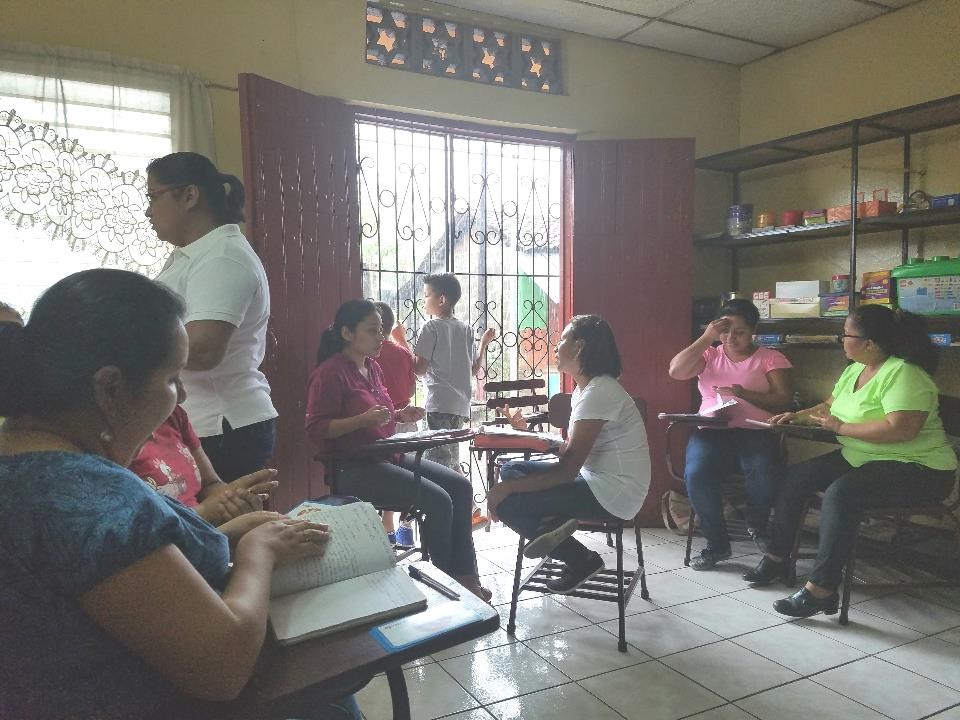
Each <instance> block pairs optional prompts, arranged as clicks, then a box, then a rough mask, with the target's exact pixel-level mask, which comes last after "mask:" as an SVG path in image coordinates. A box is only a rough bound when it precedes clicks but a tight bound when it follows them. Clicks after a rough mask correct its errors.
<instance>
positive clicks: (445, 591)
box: [408, 565, 460, 600]
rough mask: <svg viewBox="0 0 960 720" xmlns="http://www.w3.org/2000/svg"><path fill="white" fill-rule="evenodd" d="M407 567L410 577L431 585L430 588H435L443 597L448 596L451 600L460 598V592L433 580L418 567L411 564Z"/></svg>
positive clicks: (428, 585)
mask: <svg viewBox="0 0 960 720" xmlns="http://www.w3.org/2000/svg"><path fill="white" fill-rule="evenodd" d="M408 567H409V570H410V577H412V578H413V579H414V580H419V581H420V582H422V583H423V584H424V585H426V586H427V587H432V588H433V589H434V590H436V591H437V592H438V593H440V594H441V595H443V596H445V597H448V598H450V599H451V600H459V599H460V594H459V593H456V592H454V591H453V590H451V589H450V588H448V587H447V586H446V585H444V584H443V583H441V582H437V581H436V580H434V579H433V578H432V577H430V576H429V575H425V574H424V573H422V572H420V570H419V569H418V568H415V567H414V566H413V565H410V566H408Z"/></svg>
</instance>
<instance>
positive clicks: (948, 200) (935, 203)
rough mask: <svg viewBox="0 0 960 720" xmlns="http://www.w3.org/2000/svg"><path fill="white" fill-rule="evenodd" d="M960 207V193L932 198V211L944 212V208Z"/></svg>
mask: <svg viewBox="0 0 960 720" xmlns="http://www.w3.org/2000/svg"><path fill="white" fill-rule="evenodd" d="M958 206H960V193H954V194H953V195H935V196H934V197H932V198H930V209H931V210H943V209H944V208H951V207H958Z"/></svg>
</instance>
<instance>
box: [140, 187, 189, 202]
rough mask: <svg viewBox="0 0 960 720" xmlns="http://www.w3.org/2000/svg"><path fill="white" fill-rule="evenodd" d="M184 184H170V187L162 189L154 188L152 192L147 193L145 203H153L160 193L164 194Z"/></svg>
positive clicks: (178, 188)
mask: <svg viewBox="0 0 960 720" xmlns="http://www.w3.org/2000/svg"><path fill="white" fill-rule="evenodd" d="M185 187H186V185H171V186H170V187H165V188H163V189H162V190H154V191H153V192H148V193H147V205H153V203H154V202H156V200H157V198H158V197H160V196H161V195H165V194H166V193H168V192H171V191H173V190H182V189H183V188H185Z"/></svg>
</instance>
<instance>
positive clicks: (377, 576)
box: [270, 502, 427, 645]
mask: <svg viewBox="0 0 960 720" xmlns="http://www.w3.org/2000/svg"><path fill="white" fill-rule="evenodd" d="M287 514H288V515H289V516H290V517H293V518H299V519H304V520H309V521H310V522H316V523H323V524H325V525H328V526H329V527H330V542H329V543H328V544H327V551H326V552H325V553H324V555H323V556H322V557H319V558H307V559H305V560H299V561H297V562H295V563H291V564H290V565H284V566H282V567H279V568H277V569H276V570H275V571H274V573H273V584H272V586H271V593H270V594H271V600H270V625H271V627H272V628H273V634H274V635H275V636H276V638H277V641H278V642H279V643H280V644H282V645H287V644H290V643H295V642H300V641H301V640H307V639H309V638H314V637H320V636H322V635H328V634H330V633H333V632H336V631H338V630H345V629H347V628H350V627H354V626H356V625H363V624H367V623H373V622H376V621H378V620H384V619H386V618H391V617H395V616H397V615H404V614H406V613H410V612H414V611H416V610H421V609H423V608H425V607H426V606H427V600H426V598H425V597H424V595H423V593H421V592H420V590H419V589H418V588H417V586H416V585H415V584H414V582H413V580H411V579H410V577H409V576H408V575H407V574H406V573H405V572H404V571H403V570H402V569H401V568H399V567H397V564H396V558H395V557H394V554H393V548H391V547H390V544H389V543H388V542H387V536H386V533H385V532H384V530H383V524H382V522H381V520H380V516H379V515H378V514H377V511H376V510H374V508H373V506H372V505H370V504H369V503H363V502H359V503H352V504H350V505H340V506H336V507H334V506H330V505H321V504H318V503H310V502H306V503H303V504H302V505H298V506H297V507H295V508H294V509H293V510H291V511H290V512H289V513H287Z"/></svg>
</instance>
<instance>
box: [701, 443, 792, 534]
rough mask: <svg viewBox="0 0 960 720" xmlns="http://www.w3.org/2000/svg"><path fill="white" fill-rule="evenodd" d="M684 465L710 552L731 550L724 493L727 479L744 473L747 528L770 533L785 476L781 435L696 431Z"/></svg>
mask: <svg viewBox="0 0 960 720" xmlns="http://www.w3.org/2000/svg"><path fill="white" fill-rule="evenodd" d="M685 462H686V465H685V468H684V482H685V483H686V485H687V496H688V497H689V498H690V503H691V504H692V505H693V509H694V510H695V511H696V513H697V517H698V518H699V519H700V530H701V532H702V533H703V535H704V537H706V539H707V548H709V549H710V550H713V551H716V552H723V551H726V550H729V549H730V536H729V535H728V534H727V523H726V521H725V520H724V518H723V495H722V493H721V489H722V481H723V478H724V477H725V476H727V475H731V474H734V473H741V474H742V475H743V476H744V477H745V478H746V491H747V527H751V528H756V529H757V530H760V531H761V532H765V531H766V528H767V520H768V519H769V517H770V508H771V507H772V506H773V503H774V501H775V500H776V497H777V490H778V488H779V487H780V483H781V478H782V476H783V459H782V457H781V454H780V437H779V436H778V435H775V434H774V433H770V432H764V431H762V430H744V429H740V428H734V429H730V430H710V429H705V430H699V429H698V430H694V431H693V433H692V434H691V435H690V440H689V442H688V443H687V452H686V461H685Z"/></svg>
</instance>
